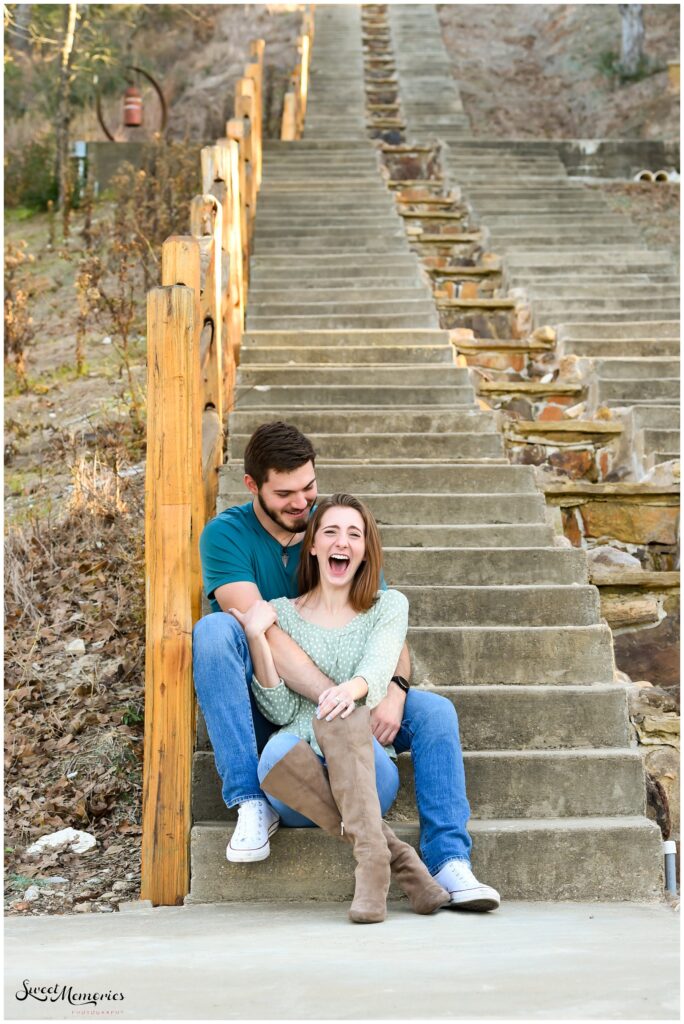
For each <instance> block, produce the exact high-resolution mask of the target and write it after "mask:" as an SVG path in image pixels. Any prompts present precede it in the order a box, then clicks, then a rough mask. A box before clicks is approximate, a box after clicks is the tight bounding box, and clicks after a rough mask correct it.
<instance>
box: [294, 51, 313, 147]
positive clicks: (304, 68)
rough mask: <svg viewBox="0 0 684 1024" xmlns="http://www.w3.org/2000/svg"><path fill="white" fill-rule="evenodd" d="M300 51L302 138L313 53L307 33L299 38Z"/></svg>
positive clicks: (300, 126) (299, 126)
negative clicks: (310, 62)
mask: <svg viewBox="0 0 684 1024" xmlns="http://www.w3.org/2000/svg"><path fill="white" fill-rule="evenodd" d="M299 52H300V53H301V62H300V69H301V70H300V75H299V119H298V123H297V137H298V138H300V139H301V137H302V135H303V134H304V121H305V119H306V100H307V95H308V91H309V60H310V55H311V41H310V39H309V36H308V35H306V33H305V34H304V35H303V36H300V38H299Z"/></svg>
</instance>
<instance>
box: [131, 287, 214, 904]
mask: <svg viewBox="0 0 684 1024" xmlns="http://www.w3.org/2000/svg"><path fill="white" fill-rule="evenodd" d="M196 309H197V297H196V291H195V289H194V288H192V287H186V286H184V285H174V286H172V287H164V288H153V289H152V291H150V292H149V294H148V297H147V362H148V384H147V386H148V392H147V410H148V424H149V422H151V423H152V424H153V425H154V429H153V430H150V429H149V427H148V435H147V465H146V477H145V505H146V514H145V553H146V557H145V574H146V597H147V602H146V603H147V612H146V631H145V634H146V636H145V641H146V647H145V757H144V761H143V831H142V853H141V859H142V860H141V872H142V891H141V896H142V898H143V899H150V900H152V902H153V903H154V904H160V903H162V904H166V905H170V906H173V905H175V904H180V903H182V902H183V897H184V896H185V894H186V893H187V892H188V888H189V879H190V850H189V837H190V824H191V804H190V797H191V779H192V755H193V736H194V695H193V685H192V647H191V643H190V638H191V631H192V626H193V620H194V613H195V606H196V602H195V600H194V589H195V588H194V587H193V575H194V572H193V564H192V563H193V552H194V550H195V549H196V547H197V544H198V541H199V534H198V530H199V527H200V524H199V522H198V521H197V520H196V518H195V516H194V514H193V507H194V506H195V504H196V503H195V502H194V499H193V482H192V481H193V478H195V477H196V475H197V474H198V473H199V472H201V468H200V459H201V444H200V435H199V431H200V417H199V402H198V388H197V387H196V386H193V381H195V380H196V379H197V374H196V373H195V362H196V359H197V347H196V338H197V322H196Z"/></svg>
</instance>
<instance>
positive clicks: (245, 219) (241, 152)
mask: <svg viewBox="0 0 684 1024" xmlns="http://www.w3.org/2000/svg"><path fill="white" fill-rule="evenodd" d="M249 131H250V124H249V121H248V120H247V119H246V118H240V119H239V120H238V118H236V117H231V119H230V121H227V122H226V136H227V137H228V138H229V139H231V140H232V141H233V142H237V143H239V145H238V149H237V153H238V189H237V195H238V196H239V210H240V233H241V241H242V280H243V291H244V301H245V303H246V300H247V291H248V289H249V239H250V222H249V212H250V211H249V204H248V202H247V194H248V193H247V174H246V165H245V147H244V142H245V137H246V136H247V135H249Z"/></svg>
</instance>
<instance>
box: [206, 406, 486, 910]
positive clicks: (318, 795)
mask: <svg viewBox="0 0 684 1024" xmlns="http://www.w3.org/2000/svg"><path fill="white" fill-rule="evenodd" d="M315 458H316V453H315V451H314V449H313V447H312V445H311V443H310V441H309V440H308V439H307V438H306V437H304V436H303V435H302V434H301V433H300V432H299V431H298V430H297V429H296V428H295V427H293V426H290V425H289V424H286V423H282V422H276V423H265V424H262V426H260V427H259V428H258V429H257V430H256V431H255V432H254V434H253V435H252V437H251V438H250V440H249V442H248V444H247V448H246V450H245V484H246V486H247V488H248V489H249V491H250V492H251V495H252V500H251V501H249V502H248V503H247V504H245V505H237V506H234V507H233V508H229V509H227V510H226V511H225V512H222V513H221V514H220V515H218V516H216V517H215V518H214V519H213V520H211V522H210V523H208V524H207V526H206V528H205V530H204V532H203V534H202V537H201V541H200V550H201V556H202V572H203V577H204V586H205V590H206V593H207V596H208V597H209V599H210V601H211V602H212V607H213V608H214V609H215V612H216V614H212V615H207V616H205V617H204V618H203V619H201V620H200V621H199V622H198V623H197V625H196V626H195V631H194V641H193V665H194V679H195V688H196V690H197V697H198V700H199V703H200V706H201V708H202V712H203V714H204V718H205V720H206V724H207V729H208V732H209V737H210V739H211V742H212V746H213V749H214V755H215V758H216V767H217V770H218V773H219V775H220V776H221V780H222V794H223V799H224V801H225V803H226V804H227V806H228V807H237V808H238V821H237V825H236V827H235V830H234V832H233V835H232V837H231V840H230V842H229V844H228V848H227V850H226V856H227V858H228V860H229V861H232V862H239V863H245V862H250V861H259V860H264V859H265V858H266V857H268V855H269V853H270V846H269V839H270V837H271V836H272V835H273V834H274V832H275V831H276V830H277V828H278V826H279V825H280V824H283V825H285V826H286V827H294V828H297V827H299V828H305V827H311V826H313V825H318V826H319V827H320V828H323V829H324V830H325V831H326V832H328V833H329V834H331V835H334V836H337V837H338V838H339V839H340V840H342V841H345V840H346V841H349V842H351V843H352V846H353V853H354V858H355V860H356V864H357V866H356V874H355V878H356V882H355V894H354V901H353V903H352V906H351V909H350V912H349V913H350V917H351V919H352V920H353V921H358V922H373V921H382V920H383V919H384V917H385V912H386V897H387V890H388V888H389V884H390V876H392V877H393V878H394V879H395V881H396V883H397V884H398V885H399V887H400V888H401V889H403V891H404V892H405V893H406V895H407V896H408V898H409V901H410V904H411V906H412V908H413V909H414V910H415V911H416V912H417V913H420V914H429V913H432V912H433V911H434V910H436V909H437V908H439V907H442V906H446V905H448V906H450V907H453V908H456V909H461V910H492V909H494V908H496V907H498V905H499V895H498V893H497V892H496V890H494V889H492V888H491V887H490V886H487V885H483V884H481V883H480V882H478V880H477V879H476V878H475V876H474V875H473V873H472V871H471V869H470V848H471V840H470V836H469V835H468V832H467V830H466V825H467V821H468V817H469V813H470V811H469V806H468V801H467V798H466V792H465V777H464V771H463V758H462V754H461V747H460V741H459V734H458V719H457V717H456V712H455V710H454V706H453V704H452V703H451V702H450V701H449V700H447V699H446V698H445V697H442V696H440V695H439V694H436V693H431V692H430V691H428V690H417V689H415V688H414V687H412V686H409V683H408V677H409V676H410V662H409V654H408V649H407V646H406V631H407V626H408V601H407V600H406V598H405V597H404V595H403V594H401V593H400V592H399V591H396V590H388V589H387V587H386V585H385V581H384V577H383V575H382V546H381V542H380V537H379V534H378V528H377V526H376V524H375V520H374V519H373V516H372V515H371V513H370V512H369V510H368V509H367V508H366V507H365V505H363V503H362V502H360V501H359V500H358V499H356V498H354V497H352V496H351V495H348V494H336V495H333V496H332V497H329V498H324V499H322V500H321V501H319V502H318V503H316V502H317V492H316V474H315ZM225 613H228V614H225ZM276 726H280V728H279V729H278V730H277V731H276V730H275V727H276ZM407 750H410V751H411V755H412V760H413V768H414V772H415V790H416V802H417V805H418V813H419V818H420V852H421V854H422V858H423V859H422V861H421V859H420V858H419V857H418V855H417V854H416V852H415V851H414V850H413V848H412V847H411V846H409V845H408V844H406V843H403V842H401V841H400V840H399V839H398V838H397V836H395V834H394V833H393V832H392V830H391V829H390V828H389V826H388V825H387V824H386V823H385V822H384V821H383V819H382V816H383V814H386V813H387V811H388V810H389V808H390V807H391V805H392V803H393V801H394V799H395V797H396V795H397V790H398V788H399V772H398V770H397V766H396V763H395V758H396V755H397V754H398V753H401V752H402V751H407Z"/></svg>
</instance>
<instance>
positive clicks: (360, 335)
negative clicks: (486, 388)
mask: <svg viewBox="0 0 684 1024" xmlns="http://www.w3.org/2000/svg"><path fill="white" fill-rule="evenodd" d="M448 344H449V334H448V332H447V331H442V330H440V329H439V328H420V327H417V328H413V329H409V330H402V329H398V330H386V329H383V328H371V329H368V328H365V329H364V328H361V329H357V330H348V329H347V330H338V331H333V330H327V331H326V330H323V331H317V330H307V331H299V330H289V331H282V330H270V331H247V332H246V333H245V334H244V335H243V336H242V347H241V349H240V351H241V352H242V351H243V350H244V349H246V348H247V349H248V348H250V347H252V346H258V347H263V346H266V347H268V348H275V347H281V346H282V347H284V348H309V347H311V346H314V347H325V348H339V349H341V350H344V349H346V348H357V347H364V348H367V347H371V346H376V345H377V346H378V347H382V348H384V347H385V346H387V345H400V346H404V345H413V346H419V345H420V346H421V347H422V346H423V345H425V346H428V347H432V346H437V345H439V346H442V345H448Z"/></svg>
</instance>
